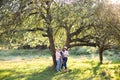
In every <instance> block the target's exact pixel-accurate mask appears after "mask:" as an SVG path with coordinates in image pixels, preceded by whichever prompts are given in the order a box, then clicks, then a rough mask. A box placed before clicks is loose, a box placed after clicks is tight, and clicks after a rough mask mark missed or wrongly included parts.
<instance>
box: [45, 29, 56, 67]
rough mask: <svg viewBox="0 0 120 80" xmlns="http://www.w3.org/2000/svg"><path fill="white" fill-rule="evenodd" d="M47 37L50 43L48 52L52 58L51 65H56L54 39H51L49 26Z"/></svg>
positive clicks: (51, 32) (51, 33) (51, 34)
mask: <svg viewBox="0 0 120 80" xmlns="http://www.w3.org/2000/svg"><path fill="white" fill-rule="evenodd" d="M47 33H48V39H49V43H50V47H49V48H50V52H51V55H52V59H53V66H54V67H55V66H56V57H55V44H54V39H53V31H52V28H51V27H48V31H47Z"/></svg>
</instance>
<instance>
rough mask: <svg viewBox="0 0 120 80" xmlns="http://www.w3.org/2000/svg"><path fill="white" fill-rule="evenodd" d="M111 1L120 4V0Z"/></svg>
mask: <svg viewBox="0 0 120 80" xmlns="http://www.w3.org/2000/svg"><path fill="white" fill-rule="evenodd" d="M110 2H111V3H112V4H119V3H120V0H110Z"/></svg>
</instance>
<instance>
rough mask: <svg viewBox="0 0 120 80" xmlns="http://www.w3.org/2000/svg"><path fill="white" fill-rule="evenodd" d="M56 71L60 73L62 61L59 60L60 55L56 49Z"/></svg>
mask: <svg viewBox="0 0 120 80" xmlns="http://www.w3.org/2000/svg"><path fill="white" fill-rule="evenodd" d="M55 54H56V71H61V66H62V60H61V57H62V56H61V54H60V51H59V50H58V49H56V53H55Z"/></svg>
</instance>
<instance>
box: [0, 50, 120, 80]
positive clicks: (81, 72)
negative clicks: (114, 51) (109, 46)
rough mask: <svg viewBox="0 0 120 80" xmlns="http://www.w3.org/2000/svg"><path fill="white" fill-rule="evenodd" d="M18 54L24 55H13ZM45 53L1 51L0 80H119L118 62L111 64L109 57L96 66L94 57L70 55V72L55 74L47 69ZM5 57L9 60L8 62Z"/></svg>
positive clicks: (47, 58) (49, 68) (47, 56)
mask: <svg viewBox="0 0 120 80" xmlns="http://www.w3.org/2000/svg"><path fill="white" fill-rule="evenodd" d="M22 51H23V52H24V53H26V54H21V55H13V54H17V52H21V53H22ZM28 52H31V53H30V54H31V55H30V54H27V53H28ZM45 52H46V54H45V53H44V51H43V52H42V51H38V50H37V51H36V50H30V51H29V50H25V51H24V50H20V51H17V50H16V51H14V50H13V51H12V50H11V51H8V52H7V53H9V54H7V53H6V51H1V52H0V56H1V58H2V59H1V58H0V59H1V60H0V80H120V62H119V59H118V58H116V59H117V60H116V61H117V63H114V62H112V60H111V58H108V57H109V56H108V57H104V58H105V60H104V63H103V64H99V59H98V56H90V55H80V56H79V55H77V56H75V55H74V56H73V55H72V56H71V55H70V57H69V60H68V68H69V70H70V71H68V72H64V71H62V72H56V71H55V69H54V68H53V67H51V65H52V58H51V56H50V55H48V54H47V53H48V52H47V51H45ZM3 53H6V55H3ZM34 54H36V55H34ZM37 55H38V56H37ZM9 56H12V57H11V58H9V59H8V57H9ZM36 56H37V57H36ZM110 57H111V56H110Z"/></svg>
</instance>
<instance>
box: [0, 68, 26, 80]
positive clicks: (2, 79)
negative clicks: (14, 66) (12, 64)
mask: <svg viewBox="0 0 120 80" xmlns="http://www.w3.org/2000/svg"><path fill="white" fill-rule="evenodd" d="M15 75H18V76H15ZM23 76H24V75H21V73H19V72H16V71H15V70H10V69H5V70H0V80H15V79H19V78H21V77H23Z"/></svg>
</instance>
